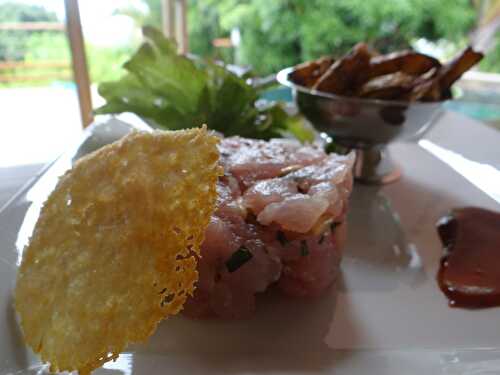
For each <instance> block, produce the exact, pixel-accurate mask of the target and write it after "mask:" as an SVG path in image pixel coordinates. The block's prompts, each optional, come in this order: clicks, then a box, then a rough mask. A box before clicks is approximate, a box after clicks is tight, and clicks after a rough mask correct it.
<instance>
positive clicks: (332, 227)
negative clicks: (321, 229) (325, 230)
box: [330, 221, 342, 232]
mask: <svg viewBox="0 0 500 375" xmlns="http://www.w3.org/2000/svg"><path fill="white" fill-rule="evenodd" d="M340 224H342V223H340V222H338V221H335V222H333V223H331V224H330V230H331V231H332V232H333V231H334V230H335V228H337V227H338V226H339V225H340Z"/></svg>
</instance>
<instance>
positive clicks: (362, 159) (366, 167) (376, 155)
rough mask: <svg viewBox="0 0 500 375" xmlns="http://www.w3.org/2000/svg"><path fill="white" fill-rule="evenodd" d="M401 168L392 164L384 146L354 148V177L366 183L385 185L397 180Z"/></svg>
mask: <svg viewBox="0 0 500 375" xmlns="http://www.w3.org/2000/svg"><path fill="white" fill-rule="evenodd" d="M400 177H401V170H400V169H399V168H398V167H397V166H396V165H395V164H394V162H393V161H392V159H391V158H390V156H389V152H388V151H387V149H385V148H380V147H372V148H367V149H356V162H355V164H354V178H355V180H356V181H357V182H360V183H362V184H367V185H385V184H389V183H392V182H395V181H397V180H398V179H399V178H400Z"/></svg>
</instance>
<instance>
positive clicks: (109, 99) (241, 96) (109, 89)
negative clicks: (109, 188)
mask: <svg viewBox="0 0 500 375" xmlns="http://www.w3.org/2000/svg"><path fill="white" fill-rule="evenodd" d="M143 34H144V38H145V41H144V43H143V44H142V45H141V46H140V47H139V49H138V50H137V52H135V54H134V55H133V56H132V57H131V58H130V59H129V60H128V61H127V62H126V63H125V64H124V68H125V70H126V71H127V73H126V75H125V76H123V77H122V78H121V79H119V80H118V81H114V82H103V83H102V84H100V85H99V89H98V90H99V94H100V95H101V96H102V97H103V98H104V99H105V100H106V104H105V105H103V106H102V107H100V108H98V109H97V110H96V113H97V114H109V113H121V112H133V113H135V114H137V115H139V116H141V117H143V118H144V119H146V120H147V121H150V122H154V123H155V124H156V125H157V126H159V127H161V128H164V129H172V130H175V129H182V128H190V127H193V126H197V125H201V124H207V126H208V127H209V128H211V129H214V130H217V131H219V132H221V133H223V134H224V135H226V136H231V135H240V136H242V137H249V138H260V139H269V138H275V137H282V136H285V135H287V134H291V135H293V136H295V137H296V138H298V139H300V140H302V141H305V140H311V139H312V132H311V131H310V130H309V129H307V128H305V127H304V126H303V122H302V119H301V118H299V117H297V116H290V115H289V114H288V113H287V112H286V111H285V110H284V109H283V107H282V106H281V105H280V104H278V103H271V104H269V103H267V104H261V103H259V100H258V99H259V91H258V90H257V89H256V88H254V87H253V86H251V85H249V84H247V83H246V81H245V80H244V79H242V78H240V77H238V76H236V75H235V74H233V73H231V72H230V71H228V70H227V69H225V68H224V67H222V66H219V65H217V64H215V63H214V62H211V61H204V60H198V59H190V58H188V57H185V56H183V55H179V54H178V53H177V47H176V45H175V43H174V42H172V41H170V40H169V39H167V38H165V37H164V36H163V34H162V33H161V31H159V30H157V29H155V28H153V27H148V26H146V27H144V28H143Z"/></svg>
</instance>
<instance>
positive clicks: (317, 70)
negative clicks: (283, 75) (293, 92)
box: [290, 57, 334, 87]
mask: <svg viewBox="0 0 500 375" xmlns="http://www.w3.org/2000/svg"><path fill="white" fill-rule="evenodd" d="M333 62H334V60H333V58H331V57H322V58H320V59H318V60H315V61H309V62H305V63H303V64H300V65H298V66H297V67H296V68H295V69H294V71H293V72H292V73H290V78H291V79H292V80H293V81H294V82H295V83H297V84H299V85H302V86H305V87H313V85H314V84H315V82H316V80H317V79H318V78H320V77H321V76H322V75H323V74H325V72H326V71H327V70H328V68H329V67H330V66H331V65H332V64H333Z"/></svg>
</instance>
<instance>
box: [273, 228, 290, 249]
mask: <svg viewBox="0 0 500 375" xmlns="http://www.w3.org/2000/svg"><path fill="white" fill-rule="evenodd" d="M276 239H277V240H278V241H279V243H280V244H281V246H283V247H285V246H286V245H288V239H287V238H286V236H285V233H283V232H282V231H280V230H279V231H278V232H276Z"/></svg>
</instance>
